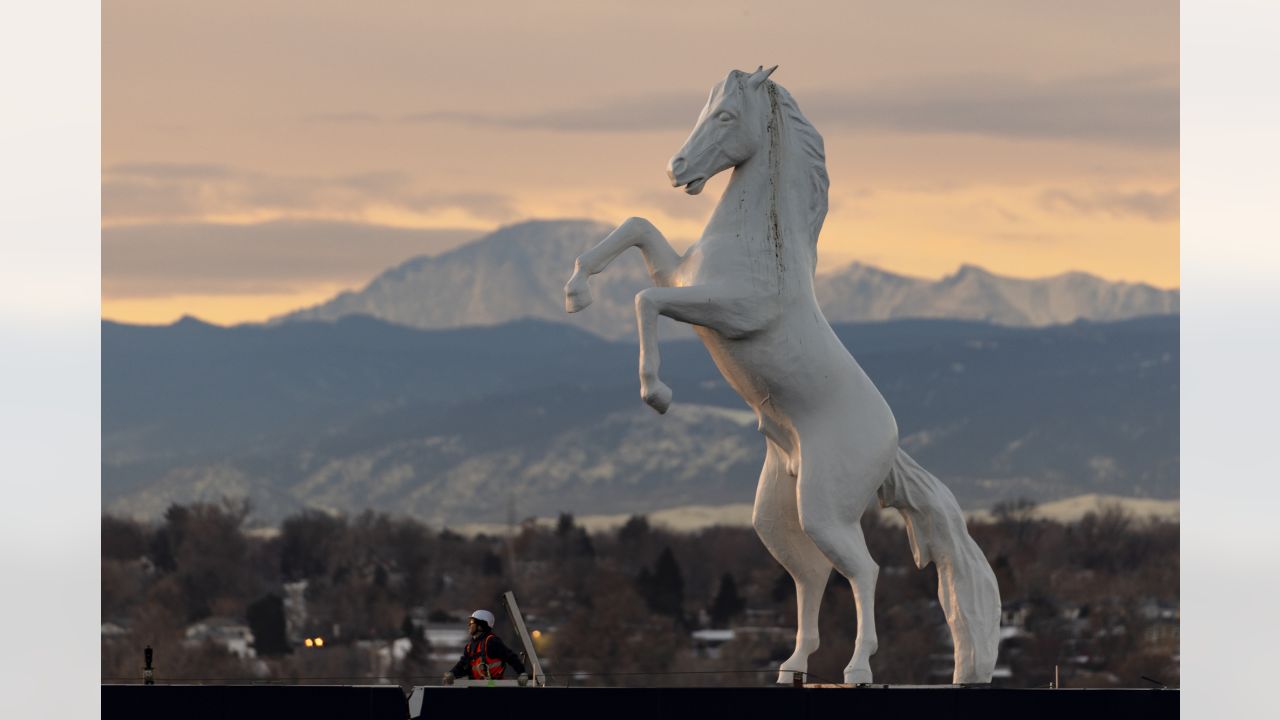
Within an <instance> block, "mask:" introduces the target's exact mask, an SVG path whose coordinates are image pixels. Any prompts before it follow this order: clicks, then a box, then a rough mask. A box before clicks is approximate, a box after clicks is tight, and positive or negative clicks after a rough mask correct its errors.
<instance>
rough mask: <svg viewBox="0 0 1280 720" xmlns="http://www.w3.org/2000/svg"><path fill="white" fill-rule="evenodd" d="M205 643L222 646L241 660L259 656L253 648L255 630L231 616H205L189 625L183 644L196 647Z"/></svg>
mask: <svg viewBox="0 0 1280 720" xmlns="http://www.w3.org/2000/svg"><path fill="white" fill-rule="evenodd" d="M204 644H211V645H214V646H216V647H221V648H223V649H225V650H226V651H227V652H229V653H231V654H232V655H235V656H236V657H238V658H240V659H241V660H247V659H250V658H254V657H257V653H256V652H255V651H254V649H253V632H252V631H250V630H249V626H248V625H245V624H244V623H242V622H240V621H239V620H233V619H231V618H225V617H211V618H205V619H204V620H201V621H200V622H197V623H192V624H191V625H189V626H187V631H186V635H185V637H184V638H183V640H182V645H183V646H184V647H188V648H194V647H199V646H201V645H204Z"/></svg>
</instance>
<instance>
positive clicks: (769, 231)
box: [565, 66, 1000, 684]
mask: <svg viewBox="0 0 1280 720" xmlns="http://www.w3.org/2000/svg"><path fill="white" fill-rule="evenodd" d="M775 69H776V66H775V67H773V68H770V69H768V70H765V69H764V68H763V67H762V68H760V69H758V70H756V71H755V72H754V73H747V72H741V71H738V70H734V71H732V72H730V73H729V74H728V76H726V77H725V79H724V80H723V81H721V82H719V83H717V84H716V85H715V86H714V87H713V88H712V89H711V96H710V98H709V99H708V100H707V104H706V107H705V108H703V110H702V114H701V115H699V117H698V122H697V124H696V125H695V126H694V129H693V132H692V134H690V135H689V139H688V140H687V141H686V142H685V144H684V147H683V148H681V149H680V151H679V152H678V153H676V155H675V156H674V157H673V158H671V162H670V164H669V165H668V168H667V174H668V175H669V176H670V178H671V184H672V186H673V187H683V188H684V191H685V192H686V193H688V194H690V195H696V194H697V193H699V192H701V191H702V188H703V186H704V185H705V184H706V182H707V180H708V179H710V178H711V177H712V176H714V175H716V174H717V173H719V172H721V171H724V170H727V169H729V168H733V176H732V178H731V179H730V180H729V186H728V188H727V189H726V190H725V192H724V195H723V197H721V199H720V203H719V204H718V205H717V206H716V209H715V212H714V214H713V215H712V216H711V222H710V223H709V224H708V225H707V227H706V229H705V230H703V233H702V237H701V239H699V240H698V242H696V243H694V245H693V246H692V247H690V248H689V250H688V251H687V252H686V253H685V254H684V255H683V256H682V255H680V254H679V253H678V252H676V251H675V250H674V249H672V247H671V245H670V244H669V243H668V242H667V240H666V238H664V237H663V236H662V234H661V233H660V232H658V230H657V228H655V227H654V226H653V224H652V223H650V222H649V221H647V220H644V219H642V218H631V219H629V220H627V221H626V222H624V223H622V225H621V226H619V227H618V228H617V229H616V230H614V231H613V232H612V233H610V234H609V236H608V237H606V238H605V239H604V240H603V241H601V242H600V244H599V245H597V246H596V247H594V248H592V249H591V250H589V251H587V252H586V253H584V254H583V255H582V256H581V257H579V258H578V260H577V264H576V267H575V268H574V272H573V276H572V277H571V278H570V279H569V282H568V284H567V285H565V306H566V309H567V310H568V311H569V312H578V311H579V310H582V309H583V308H585V307H587V306H588V305H589V304H590V303H591V291H590V287H589V285H588V278H589V277H590V276H591V275H595V274H596V273H599V272H601V271H603V270H604V269H605V267H606V266H608V264H609V263H610V262H612V261H613V259H614V258H616V257H617V256H618V255H619V254H621V253H622V252H623V251H624V250H626V249H628V248H631V247H637V248H639V249H640V251H641V252H642V253H643V255H644V259H645V262H646V264H647V265H648V269H649V274H650V276H651V277H652V278H653V283H654V285H656V286H657V287H653V288H650V289H647V290H644V291H642V292H640V293H639V294H638V295H636V317H637V320H638V324H639V334H640V394H641V397H642V398H643V399H644V401H645V402H646V403H648V404H649V405H650V406H652V407H653V409H655V410H657V411H658V412H659V413H665V412H666V410H667V408H668V407H669V406H670V404H671V388H669V387H667V385H666V384H664V383H663V382H662V380H661V379H659V377H658V370H659V357H658V338H657V327H658V316H659V315H665V316H667V317H669V318H672V319H675V320H678V321H680V322H684V323H688V324H690V325H692V326H693V328H694V330H695V331H696V332H697V333H698V335H699V336H700V337H701V338H702V341H703V343H705V344H706V347H707V350H708V351H709V352H710V353H711V357H712V358H713V359H714V361H715V363H716V365H717V367H719V368H720V372H721V373H723V375H724V378H725V380H726V381H728V382H729V384H730V385H731V386H732V387H733V388H734V390H736V391H737V392H738V394H739V395H741V396H742V399H743V400H745V401H746V402H747V404H748V405H750V406H751V407H752V409H754V410H755V413H756V417H757V418H758V419H759V430H760V432H762V433H763V434H764V436H765V444H766V448H767V449H766V453H765V460H764V468H763V470H762V471H761V473H760V484H759V487H758V488H757V490H756V499H755V509H754V511H753V514H752V523H753V525H754V526H755V529H756V532H757V533H758V534H759V536H760V539H761V540H762V541H763V542H764V544H765V547H767V548H768V549H769V552H770V553H772V554H773V556H774V558H776V559H777V560H778V562H779V563H780V564H781V565H782V566H783V567H784V568H786V570H787V572H788V573H790V574H791V577H792V578H793V579H794V580H795V586H796V608H797V616H798V617H797V624H798V628H797V631H796V647H795V652H794V653H793V654H792V655H791V657H789V658H788V659H787V660H786V661H784V662H783V663H782V666H781V667H780V668H779V675H778V682H780V683H788V682H791V679H792V677H793V674H794V673H806V672H807V670H808V662H809V656H810V654H812V653H813V651H814V650H816V649H817V648H818V610H819V606H820V604H821V601H822V594H823V591H824V589H825V588H826V584H827V579H828V576H829V575H830V573H831V568H832V567H833V566H834V567H835V569H836V570H838V571H839V572H840V574H841V575H843V576H844V577H845V578H847V579H848V580H849V583H850V585H851V586H852V588H853V597H854V602H855V603H856V606H857V642H856V643H855V645H854V651H853V657H852V658H851V659H850V660H849V664H848V666H847V667H845V669H844V680H845V682H847V683H855V684H860V683H869V682H871V665H870V659H871V656H872V655H873V654H874V653H875V651H876V646H877V639H876V626H875V586H876V576H877V574H878V573H879V566H877V565H876V563H875V561H874V560H873V559H872V557H871V554H870V553H869V552H868V550H867V544H866V540H865V538H864V537H863V533H862V527H861V524H860V519H861V518H862V515H863V513H864V512H865V511H866V510H867V509H868V507H870V505H871V503H872V502H873V501H874V500H875V499H876V497H877V495H878V496H879V502H880V504H881V505H882V506H884V507H893V508H897V509H898V510H899V511H900V512H901V513H902V515H903V518H904V520H905V522H906V526H907V534H908V538H909V540H910V543H911V549H912V554H913V556H914V559H915V562H916V565H917V566H918V567H920V568H924V566H925V565H927V564H928V563H930V562H933V563H935V565H936V566H937V571H938V599H939V600H940V602H941V604H942V608H943V611H944V613H945V615H946V619H947V623H948V625H949V626H950V629H951V637H952V640H953V643H954V648H955V672H954V674H953V682H955V683H966V684H967V683H987V682H990V681H991V674H992V670H993V669H994V667H995V662H996V650H997V645H998V643H999V629H1000V628H999V626H1000V593H999V589H998V588H997V586H996V579H995V574H994V573H992V571H991V567H990V566H989V565H988V564H987V561H986V558H985V557H984V556H983V554H982V551H981V550H980V549H979V548H978V546H977V544H976V543H974V541H973V539H972V538H970V537H969V533H968V530H967V529H966V527H965V522H964V516H963V515H962V514H961V512H960V507H959V505H958V504H957V503H956V500H955V496H953V495H952V494H951V492H950V491H949V490H948V489H947V488H946V487H945V486H943V485H942V483H940V482H939V481H938V480H937V478H935V477H933V476H932V475H930V474H929V473H928V472H926V471H925V470H924V469H922V468H921V467H920V466H919V465H918V464H916V462H915V461H913V460H912V459H911V458H910V457H908V456H907V454H906V453H905V452H903V451H902V449H901V448H899V447H898V426H897V423H896V421H895V420H894V417H893V413H892V411H890V409H889V406H888V404H887V403H886V402H885V400H884V398H883V397H882V396H881V395H880V392H879V390H877V389H876V387H875V385H874V384H873V383H872V382H871V379H870V378H868V377H867V375H866V373H865V372H863V370H862V368H861V367H860V366H859V365H858V363H857V362H856V361H855V360H854V359H853V356H852V355H850V354H849V351H848V350H846V349H845V347H844V345H843V344H842V343H841V342H840V339H839V338H838V337H836V334H835V332H834V331H832V329H831V326H830V325H829V324H828V323H827V320H826V318H825V317H824V316H823V314H822V311H821V309H819V307H818V301H817V298H816V296H815V295H814V289H813V278H814V272H815V268H816V264H817V242H818V234H819V232H820V231H821V229H822V223H823V220H824V219H825V217H826V213H827V186H828V180H827V171H826V158H825V152H824V150H823V143H822V137H821V136H820V135H819V134H818V132H817V130H815V129H814V127H813V125H812V124H810V123H809V121H808V120H806V119H805V117H804V115H802V114H801V113H800V108H799V107H798V106H797V105H796V103H795V100H793V99H792V97H791V95H790V94H789V93H788V92H787V91H786V90H785V89H784V88H783V87H782V86H781V85H778V84H777V83H775V82H773V81H771V80H769V75H770V74H771V73H772V72H773V71H774V70H775Z"/></svg>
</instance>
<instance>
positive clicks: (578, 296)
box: [564, 273, 591, 313]
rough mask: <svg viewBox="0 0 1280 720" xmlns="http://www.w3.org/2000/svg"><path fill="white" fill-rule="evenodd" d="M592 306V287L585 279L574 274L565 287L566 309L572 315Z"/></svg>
mask: <svg viewBox="0 0 1280 720" xmlns="http://www.w3.org/2000/svg"><path fill="white" fill-rule="evenodd" d="M590 304H591V286H590V285H588V284H587V281H586V279H585V278H582V277H579V276H578V274H577V273H574V275H573V277H571V278H569V282H568V283H566V284H565V286H564V309H565V310H566V311H568V312H571V313H576V312H578V311H579V310H583V309H585V308H586V307H587V306H588V305H590Z"/></svg>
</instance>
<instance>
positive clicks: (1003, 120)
mask: <svg viewBox="0 0 1280 720" xmlns="http://www.w3.org/2000/svg"><path fill="white" fill-rule="evenodd" d="M797 100H798V101H799V102H800V103H801V105H802V107H803V108H804V109H805V110H806V112H808V113H809V117H810V119H811V120H813V121H814V123H815V124H818V125H819V127H821V126H822V125H824V124H828V125H842V126H845V127H851V128H875V129H882V130H892V131H897V132H909V133H960V134H973V135H984V136H991V137H1003V138H1024V139H1046V140H1070V141H1091V142H1106V143H1118V144H1126V145H1139V146H1159V147H1177V144H1178V82H1177V74H1176V70H1172V71H1165V70H1147V71H1138V72H1126V73H1116V74H1113V75H1107V76H1089V77H1075V78H1065V79H1058V80H1046V81H1037V80H1032V79H1028V78H1023V77H1019V76H1015V75H995V74H981V75H963V76H955V77H951V78H947V79H941V80H933V81H930V82H927V83H917V84H903V85H895V86H885V87H881V88H877V89H871V90H866V91H862V92H857V93H849V94H844V93H826V94H824V93H819V94H817V95H815V96H814V97H812V98H811V99H809V100H806V99H805V98H797Z"/></svg>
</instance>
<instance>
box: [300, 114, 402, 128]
mask: <svg viewBox="0 0 1280 720" xmlns="http://www.w3.org/2000/svg"><path fill="white" fill-rule="evenodd" d="M302 121H303V122H304V123H309V124H315V125H377V124H380V123H383V122H385V119H384V118H382V117H380V116H378V115H375V114H373V113H369V112H332V113H313V114H311V115H304V116H302Z"/></svg>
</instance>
